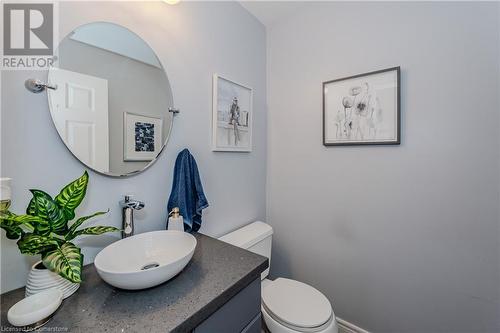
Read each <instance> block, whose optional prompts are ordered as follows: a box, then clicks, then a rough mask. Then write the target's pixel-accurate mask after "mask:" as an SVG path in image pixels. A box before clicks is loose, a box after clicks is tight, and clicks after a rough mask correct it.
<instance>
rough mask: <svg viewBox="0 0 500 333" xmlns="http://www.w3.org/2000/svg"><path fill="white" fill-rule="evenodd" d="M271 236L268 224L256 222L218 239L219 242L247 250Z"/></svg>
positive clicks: (270, 228) (271, 229)
mask: <svg viewBox="0 0 500 333" xmlns="http://www.w3.org/2000/svg"><path fill="white" fill-rule="evenodd" d="M272 234H273V228H272V227H271V226H270V225H269V224H267V223H264V222H261V221H257V222H253V223H250V224H248V225H246V226H244V227H241V228H239V229H236V230H235V231H233V232H230V233H228V234H226V235H224V236H222V237H220V238H219V240H221V241H223V242H226V243H229V244H232V245H234V246H238V247H241V248H244V249H248V248H249V247H251V246H253V245H255V244H257V243H258V242H260V241H261V240H263V239H264V238H266V237H269V236H271V235H272Z"/></svg>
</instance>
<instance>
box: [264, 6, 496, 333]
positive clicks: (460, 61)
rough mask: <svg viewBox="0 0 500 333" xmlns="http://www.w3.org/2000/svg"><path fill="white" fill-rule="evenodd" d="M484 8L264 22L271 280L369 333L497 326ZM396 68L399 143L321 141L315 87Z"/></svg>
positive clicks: (491, 83) (318, 14) (492, 28)
mask: <svg viewBox="0 0 500 333" xmlns="http://www.w3.org/2000/svg"><path fill="white" fill-rule="evenodd" d="M498 6H499V4H498V3H436V2H434V3H421V4H417V3H403V2H400V3H394V2H393V3H340V2H335V3H315V4H308V6H307V7H304V8H303V9H302V10H301V11H300V13H298V14H297V15H296V16H295V17H289V18H288V19H286V20H284V21H281V22H279V23H277V24H276V25H275V26H274V27H273V28H271V29H270V30H269V31H268V48H269V49H268V70H269V72H268V77H269V81H268V82H269V90H268V96H269V123H268V127H269V144H268V153H269V154H268V164H269V170H268V198H269V199H268V205H267V207H268V221H269V222H270V223H271V224H272V226H273V227H274V229H275V234H274V244H273V250H274V251H273V261H272V265H271V266H272V267H271V268H272V274H273V275H274V276H279V275H281V276H291V277H293V278H296V279H298V280H301V281H304V282H307V283H310V284H312V285H314V286H316V287H318V288H319V289H320V290H322V291H323V292H324V293H325V294H326V295H328V297H329V298H330V300H331V301H332V302H333V307H334V310H335V312H336V314H337V316H339V317H341V318H343V319H346V320H348V321H351V322H353V323H355V324H357V325H358V326H360V327H363V328H365V329H367V330H370V331H373V332H384V333H387V332H398V333H400V332H426V333H427V332H499V331H500V323H499V320H500V316H499V313H500V305H499V296H500V295H499V291H500V288H499V281H500V272H499V264H500V263H499V255H500V241H499V211H498V204H499V194H498V192H499V152H500V149H499V148H500V146H499V108H500V105H499V100H498V97H497V96H498V94H499V91H500V85H499V76H498V73H499V71H498V70H499V58H500V53H499V10H498ZM396 65H401V67H402V112H403V128H402V130H403V132H402V133H403V136H402V140H403V142H402V145H401V146H399V147H397V146H396V147H331V148H325V147H324V146H323V145H322V118H321V108H322V106H321V101H322V97H321V82H322V81H326V80H330V79H335V78H340V77H344V76H349V75H353V74H359V73H363V72H368V71H373V70H377V69H383V68H387V67H391V66H396Z"/></svg>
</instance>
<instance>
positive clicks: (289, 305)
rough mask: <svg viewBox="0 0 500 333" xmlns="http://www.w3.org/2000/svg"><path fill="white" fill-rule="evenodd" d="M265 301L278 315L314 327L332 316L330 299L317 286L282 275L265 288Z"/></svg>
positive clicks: (293, 322)
mask: <svg viewBox="0 0 500 333" xmlns="http://www.w3.org/2000/svg"><path fill="white" fill-rule="evenodd" d="M262 301H263V303H264V306H265V307H266V309H267V310H269V311H270V312H271V313H272V314H273V315H274V316H275V317H276V318H277V319H279V320H281V321H283V322H284V323H287V324H289V325H292V326H295V327H303V328H314V327H318V326H321V325H323V324H325V323H326V322H327V321H328V320H329V319H330V318H331V316H332V312H333V311H332V306H331V304H330V301H328V299H327V298H326V297H325V296H324V295H323V294H322V293H321V292H319V291H318V290H316V289H315V288H313V287H311V286H309V285H307V284H305V283H302V282H299V281H295V280H290V279H285V278H278V279H276V280H274V281H272V282H271V283H269V284H268V285H266V286H265V287H264V288H263V290H262Z"/></svg>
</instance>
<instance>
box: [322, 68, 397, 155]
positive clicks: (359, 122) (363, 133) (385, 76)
mask: <svg viewBox="0 0 500 333" xmlns="http://www.w3.org/2000/svg"><path fill="white" fill-rule="evenodd" d="M400 78H401V74H400V67H393V68H388V69H383V70H379V71H375V72H370V73H365V74H360V75H354V76H349V77H345V78H341V79H336V80H331V81H327V82H323V144H324V145H325V146H350V145H399V144H400V143H401V93H400Z"/></svg>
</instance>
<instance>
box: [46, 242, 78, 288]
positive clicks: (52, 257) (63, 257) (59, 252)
mask: <svg viewBox="0 0 500 333" xmlns="http://www.w3.org/2000/svg"><path fill="white" fill-rule="evenodd" d="M42 261H43V264H44V266H45V267H47V268H48V269H50V270H51V271H52V272H54V273H57V274H59V275H60V276H62V277H63V278H65V279H67V280H69V281H71V282H74V283H80V282H82V265H83V255H82V254H81V252H80V249H79V248H78V247H76V246H75V245H74V244H73V243H70V242H66V243H64V244H63V245H62V246H61V247H58V248H56V249H54V250H52V251H49V252H47V253H45V254H44V256H43V258H42Z"/></svg>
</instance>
